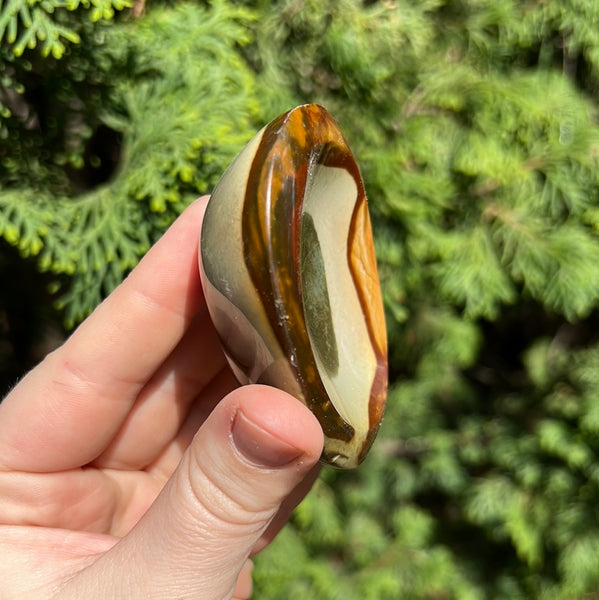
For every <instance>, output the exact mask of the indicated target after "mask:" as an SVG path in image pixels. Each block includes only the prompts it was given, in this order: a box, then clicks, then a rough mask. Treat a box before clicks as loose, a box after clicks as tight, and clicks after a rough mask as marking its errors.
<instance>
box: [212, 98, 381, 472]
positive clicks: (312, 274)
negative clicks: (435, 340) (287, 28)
mask: <svg viewBox="0 0 599 600" xmlns="http://www.w3.org/2000/svg"><path fill="white" fill-rule="evenodd" d="M200 257H201V260H200V263H201V269H200V270H201V275H202V283H203V286H204V293H205V295H206V301H207V304H208V309H209V311H210V315H211V317H212V320H213V321H214V324H215V326H216V329H217V331H218V333H219V336H220V338H221V342H222V345H223V348H224V351H225V354H226V356H227V358H228V360H229V363H230V365H231V367H232V369H233V371H234V373H235V375H236V377H237V378H238V380H239V381H240V383H242V384H246V383H264V384H268V385H272V386H275V387H278V388H281V389H283V390H286V391H287V392H289V393H291V394H292V395H294V396H295V397H296V398H298V399H299V400H300V401H302V402H303V403H304V404H306V405H307V406H308V407H309V408H310V410H311V411H312V412H313V413H314V414H315V415H316V417H317V418H318V420H319V422H320V424H321V426H322V428H323V431H324V434H325V448H324V452H323V456H322V460H323V461H324V462H326V463H329V464H331V465H334V466H337V467H342V468H351V467H355V466H357V465H358V464H359V463H360V461H361V460H362V459H363V458H364V456H365V455H366V453H367V451H368V449H369V448H370V446H371V444H372V442H373V440H374V437H375V435H376V432H377V431H378V428H379V426H380V422H381V419H382V416H383V409H384V405H385V400H386V392H387V339H386V333H385V320H384V313H383V305H382V300H381V292H380V286H379V280H378V275H377V268H376V258H375V253H374V244H373V239H372V231H371V226H370V217H369V214H368V207H367V203H366V195H365V192H364V185H363V183H362V179H361V177H360V173H359V170H358V166H357V164H356V161H355V160H354V158H353V156H352V154H351V151H350V149H349V148H348V146H347V143H346V142H345V140H344V138H343V136H342V134H341V132H340V131H339V128H338V126H337V124H336V123H335V121H334V120H333V119H332V117H331V116H330V114H329V113H328V112H327V111H326V110H325V109H324V108H322V107H321V106H318V105H315V104H308V105H304V106H300V107H298V108H295V109H293V110H291V111H289V112H287V113H285V114H283V115H281V116H280V117H279V118H277V119H275V120H274V121H273V122H271V123H270V124H269V125H267V126H266V127H265V128H264V129H262V130H261V131H260V132H259V133H258V134H257V135H256V136H255V137H254V138H253V139H252V140H251V141H250V142H249V143H248V144H247V146H246V147H245V148H244V149H243V151H242V152H241V153H240V154H239V156H238V157H237V158H236V159H235V161H234V162H233V163H232V165H231V166H230V167H229V168H228V169H227V171H226V172H225V174H224V175H223V177H222V179H221V181H220V182H219V184H218V185H217V187H216V188H215V190H214V192H213V194H212V197H211V199H210V202H209V204H208V208H207V210H206V216H205V218H204V224H203V228H202V238H201V248H200Z"/></svg>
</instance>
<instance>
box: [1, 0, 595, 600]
mask: <svg viewBox="0 0 599 600" xmlns="http://www.w3.org/2000/svg"><path fill="white" fill-rule="evenodd" d="M598 92H599V2H597V1H596V0H527V1H526V0H523V1H516V0H501V1H498V0H462V1H459V0H395V1H393V0H379V1H377V0H362V1H359V0H282V1H280V2H275V1H266V0H254V1H250V0H248V1H246V2H242V1H239V2H234V1H228V2H226V1H223V0H214V1H213V2H195V3H189V2H178V1H175V0H173V1H155V2H149V3H148V4H147V5H146V4H145V3H144V1H143V0H84V1H82V0H5V1H3V2H0V392H2V393H4V392H5V391H6V390H7V389H8V388H9V386H10V385H11V384H12V383H14V381H15V380H16V379H17V377H18V376H19V375H20V374H22V373H23V372H24V371H25V370H26V369H27V368H29V367H30V366H31V365H32V364H33V363H35V361H37V360H38V359H39V358H40V356H42V355H43V354H44V352H46V351H47V350H48V349H49V348H51V347H52V346H53V345H55V344H56V343H58V342H59V341H60V340H61V339H62V338H63V337H64V336H65V335H66V334H68V330H69V328H71V327H73V326H75V325H76V324H77V323H78V322H80V320H81V319H82V318H84V317H85V316H86V315H87V314H88V313H89V312H90V311H91V310H92V309H93V307H94V306H95V305H96V304H97V303H98V302H99V301H100V299H101V298H103V297H104V296H105V295H106V294H107V293H109V292H110V290H112V289H113V288H114V287H115V286H116V285H117V284H118V282H119V281H120V280H121V279H122V278H123V276H124V275H126V273H127V272H128V271H129V270H130V269H131V268H132V267H133V266H134V265H135V264H136V263H137V261H138V260H139V258H140V257H141V256H142V255H143V253H144V252H145V251H146V250H147V249H148V248H149V246H150V245H151V244H152V243H153V242H154V241H155V240H156V239H157V238H158V237H159V236H160V234H161V232H162V231H163V230H164V229H165V227H166V226H167V225H168V224H169V223H170V222H171V221H172V220H173V218H174V217H175V216H176V215H177V214H178V213H179V212H180V211H181V210H182V209H183V207H184V206H186V205H187V204H188V203H189V202H190V201H191V200H192V199H193V198H195V197H197V196H198V195H199V194H202V193H208V192H209V191H210V190H211V188H212V187H213V185H214V184H215V183H216V181H217V180H218V178H219V176H220V174H221V173H222V172H223V170H224V169H225V167H226V166H227V165H228V163H229V162H230V160H231V159H232V158H233V157H234V155H235V154H236V153H237V152H238V151H239V150H240V149H241V147H242V146H243V144H244V143H245V141H247V140H248V139H249V138H250V137H251V135H252V134H253V133H254V132H255V131H256V130H257V129H258V128H259V127H261V126H262V125H263V124H264V123H266V122H267V121H269V120H271V119H272V118H274V117H275V116H277V115H278V114H279V113H281V112H283V111H285V110H287V109H289V108H291V107H292V106H294V105H297V104H301V103H303V102H319V103H321V104H323V105H324V106H326V107H327V108H328V109H329V110H330V111H331V112H332V113H333V115H334V116H335V117H336V118H337V120H338V121H339V123H340V125H341V128H342V130H343V131H344V133H345V135H346V137H347V139H348V140H349V143H350V146H351V147H352V148H353V150H354V152H355V154H356V157H357V159H358V162H359V164H360V166H361V168H362V172H363V176H364V179H365V182H366V189H367V192H368V195H369V199H370V206H371V212H372V217H373V221H374V228H375V236H376V243H377V251H378V259H379V264H380V275H381V280H382V286H383V292H384V300H385V308H386V312H387V325H388V332H389V339H390V375H391V385H390V392H389V401H388V410H387V414H386V417H385V421H384V424H383V427H382V430H381V433H380V436H379V438H378V440H377V443H376V444H375V446H374V448H373V450H372V452H371V454H370V455H369V457H368V459H367V461H366V462H365V463H364V465H363V466H362V467H361V468H360V469H358V470H356V471H353V472H340V471H335V470H332V469H325V470H324V472H323V474H322V476H321V478H320V480H319V481H318V483H317V485H316V486H315V488H314V490H313V491H312V493H311V494H310V495H309V496H308V498H307V499H306V500H305V501H304V503H303V504H302V505H301V506H300V507H299V508H298V509H297V511H296V512H295V514H294V516H293V518H292V521H291V524H290V526H288V527H287V528H286V529H285V530H284V532H283V533H282V534H281V536H280V537H279V538H278V539H277V541H276V542H275V543H274V544H273V546H271V547H270V548H269V549H268V550H267V551H266V552H265V553H264V554H263V555H261V556H260V557H258V559H257V567H256V570H255V581H256V586H255V597H256V598H261V599H265V600H279V599H280V600H283V599H285V600H288V599H290V598H293V599H294V600H304V599H305V600H308V599H309V600H314V599H316V600H341V599H343V600H386V599H389V600H391V599H393V600H395V599H398V600H399V599H410V600H412V599H414V600H420V599H422V600H425V599H426V600H453V599H455V600H487V599H489V600H490V599H493V600H495V599H497V600H499V599H506V600H507V599H510V600H513V599H520V598H522V599H524V598H527V599H530V598H533V599H543V600H554V599H559V600H575V599H576V600H580V599H586V600H591V599H595V598H599V460H598V457H599V311H598V308H599V237H598V236H599V194H598V192H599V186H598V184H599V170H598V168H597V167H598V164H597V163H598V158H599V157H598V151H599V145H598V140H599V138H598V133H599V127H598V123H597V116H598V115H597V112H598V108H599V95H598Z"/></svg>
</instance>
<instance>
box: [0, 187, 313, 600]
mask: <svg viewBox="0 0 599 600" xmlns="http://www.w3.org/2000/svg"><path fill="white" fill-rule="evenodd" d="M205 205H206V199H205V198H204V199H200V200H199V201H197V202H196V203H194V204H193V205H192V206H191V207H189V208H188V209H187V210H186V211H185V212H184V213H183V215H182V216H181V217H180V218H179V219H178V220H177V221H176V222H175V223H174V224H173V226H172V227H171V228H170V229H169V230H168V231H167V233H166V234H165V235H164V236H163V237H162V239H161V240H160V241H159V242H158V243H157V244H156V245H155V246H154V247H153V248H152V249H151V250H150V251H149V252H148V254H147V255H146V256H145V257H144V259H143V260H142V261H141V262H140V264H139V265H138V267H137V268H136V269H135V270H134V271H133V272H132V273H131V274H130V275H129V277H128V278H127V279H126V280H125V281H124V282H123V284H121V286H120V287H119V288H117V289H116V290H115V291H114V292H113V293H112V294H111V295H110V297H109V298H107V299H106V300H105V301H104V302H103V303H102V304H101V305H100V306H99V307H98V308H97V309H96V311H95V312H94V313H93V314H92V315H91V316H90V317H89V318H88V319H87V320H86V321H85V322H84V323H82V324H81V326H80V327H79V328H78V329H77V330H76V331H75V332H74V333H73V335H72V336H71V337H70V338H69V339H68V340H67V342H66V343H65V344H64V345H63V346H62V347H60V348H59V349H58V350H56V351H54V352H53V353H51V354H49V355H48V356H47V357H46V359H45V360H44V361H43V362H42V363H41V364H40V365H39V366H38V367H36V368H35V369H34V370H33V371H31V372H30V373H29V374H28V375H27V376H26V377H25V378H24V379H23V380H22V381H21V382H20V383H19V384H18V385H17V386H16V387H15V388H14V389H13V390H12V391H11V393H10V394H9V395H8V396H7V397H6V399H5V400H4V401H3V403H2V404H0V552H1V553H2V560H1V561H0V580H1V581H2V584H1V585H0V598H2V599H12V598H19V599H20V600H22V599H24V598H35V599H36V600H39V599H58V598H60V599H71V598H73V599H74V598H76V599H79V600H80V599H82V598H86V599H87V598H90V599H91V598H93V599H94V600H102V599H104V598H111V599H120V598H126V599H127V600H136V599H142V598H143V599H144V600H153V599H166V598H168V599H170V598H179V599H183V598H194V599H207V600H218V599H221V598H231V597H234V598H238V599H242V598H249V596H250V595H251V561H249V560H248V558H249V557H250V556H251V555H252V554H254V553H255V552H257V551H259V550H261V549H262V548H263V547H264V546H265V545H266V544H267V543H268V542H269V541H270V540H271V539H272V537H273V536H274V535H275V534H276V533H277V531H278V530H279V529H280V527H281V526H282V525H283V524H284V522H285V521H286V519H287V517H288V515H289V513H290V512H291V510H292V509H293V507H294V506H295V505H296V504H297V503H298V502H299V500H300V499H301V498H302V497H303V496H304V495H305V493H306V492H307V491H308V489H309V488H310V486H311V484H312V483H313V481H314V479H315V477H316V475H317V471H318V467H317V466H315V465H316V463H317V460H318V457H319V456H320V453H321V450H322V443H323V438H322V430H321V428H320V426H319V424H318V422H317V421H316V419H315V418H314V416H313V415H312V414H311V413H310V412H309V411H308V409H307V408H305V407H304V406H303V405H302V404H301V403H300V402H298V401H297V400H295V399H294V398H292V397H291V396H289V395H287V394H286V393H284V392H281V391H279V390H276V389H273V388H268V387H264V386H245V387H242V388H237V384H236V383H235V380H234V378H233V376H232V375H231V372H230V370H229V369H228V367H227V365H226V363H225V359H224V357H223V354H222V351H221V350H220V346H219V343H218V339H217V337H216V333H215V331H214V329H213V327H212V325H211V322H210V319H209V316H208V313H207V310H206V306H205V304H204V300H203V296H202V291H201V284H200V279H199V275H198V263H197V246H198V243H197V242H198V237H199V232H200V227H201V219H202V216H203V214H204V210H205ZM225 243H226V241H225ZM196 432H197V433H196Z"/></svg>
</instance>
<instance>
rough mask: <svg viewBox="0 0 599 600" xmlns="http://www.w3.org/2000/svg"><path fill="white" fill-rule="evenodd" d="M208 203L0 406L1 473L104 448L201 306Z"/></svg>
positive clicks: (51, 464) (172, 231)
mask: <svg viewBox="0 0 599 600" xmlns="http://www.w3.org/2000/svg"><path fill="white" fill-rule="evenodd" d="M206 203H207V198H201V199H199V200H198V201H196V202H195V203H193V204H192V205H191V206H190V207H189V208H187V209H186V210H185V211H184V212H183V213H182V214H181V216H180V217H179V218H178V219H177V220H176V221H175V222H174V223H173V225H172V226H171V227H170V228H169V229H168V231H167V232H166V233H165V234H164V236H163V237H162V238H161V239H160V240H159V241H158V242H157V243H156V244H155V246H154V247H152V248H151V249H150V251H149V252H148V253H147V254H146V256H145V257H144V258H143V259H142V260H141V261H140V263H139V265H138V266H137V267H136V268H135V269H134V270H133V271H132V272H131V274H130V275H129V276H128V277H127V279H125V281H124V282H123V283H122V284H121V285H120V286H119V287H118V288H117V289H116V290H115V291H114V292H113V293H112V294H111V295H110V296H109V297H108V298H107V299H106V300H105V301H104V302H103V303H102V304H100V306H98V308H97V309H96V310H95V311H94V312H93V314H92V315H91V316H90V317H89V318H88V319H87V320H86V321H84V322H83V323H82V324H81V325H80V326H79V328H78V329H77V330H76V331H75V332H74V333H73V335H72V336H71V337H70V338H69V339H68V340H67V342H66V343H65V344H64V345H63V346H61V347H60V348H59V349H58V350H56V351H54V352H53V353H51V354H49V355H48V356H47V357H46V359H45V360H44V361H43V362H42V363H41V364H40V365H38V366H37V367H36V368H35V369H34V370H33V371H31V372H30V373H29V374H28V375H27V376H26V377H25V378H24V379H23V380H22V381H21V382H20V383H19V385H17V387H16V388H15V389H14V390H13V391H12V392H11V393H10V394H9V395H8V396H7V397H6V399H5V400H4V401H3V402H2V404H0V467H2V468H8V469H20V470H37V471H44V470H56V469H65V468H72V467H73V466H76V465H83V464H86V463H88V462H90V461H91V460H93V459H94V458H95V457H96V456H97V455H98V454H99V453H100V452H101V451H102V449H103V448H104V447H105V446H106V445H107V444H108V443H109V442H110V440H111V439H112V437H113V436H114V435H115V433H116V432H117V431H118V429H119V427H120V425H121V423H122V422H123V420H124V419H125V417H126V416H127V414H128V412H129V410H130V408H131V406H132V404H133V403H134V401H135V398H136V396H137V394H138V393H139V391H140V390H141V388H142V387H143V386H144V384H145V383H146V382H147V381H148V379H149V378H150V377H151V376H152V374H153V373H154V372H155V371H156V369H157V368H158V367H159V366H160V364H161V363H162V362H163V361H164V360H165V359H166V357H167V356H168V355H169V354H170V352H171V351H172V350H173V348H174V347H175V346H176V345H177V343H178V342H179V340H180V339H181V337H182V336H183V334H184V332H185V331H186V329H187V327H188V326H189V323H190V321H191V320H192V318H193V317H194V315H195V314H196V313H197V312H198V310H200V308H201V307H202V306H203V303H204V300H203V295H202V292H201V284H200V278H199V272H198V259H197V252H198V239H199V235H200V230H201V222H202V218H203V215H204V211H205V208H206Z"/></svg>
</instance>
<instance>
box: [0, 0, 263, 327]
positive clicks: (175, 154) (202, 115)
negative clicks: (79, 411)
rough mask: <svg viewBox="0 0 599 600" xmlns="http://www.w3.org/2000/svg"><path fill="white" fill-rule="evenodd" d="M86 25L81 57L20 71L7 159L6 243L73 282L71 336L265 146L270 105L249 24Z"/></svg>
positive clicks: (216, 11) (35, 63)
mask: <svg viewBox="0 0 599 600" xmlns="http://www.w3.org/2000/svg"><path fill="white" fill-rule="evenodd" d="M94 6H95V5H94ZM69 7H70V8H72V9H76V8H77V6H75V5H73V6H70V5H69ZM84 18H85V17H82V16H79V15H78V13H74V14H73V16H72V19H73V22H72V27H73V28H79V30H80V36H81V40H82V41H81V47H73V48H72V49H71V50H70V52H69V54H68V55H65V56H64V58H62V59H61V60H60V61H57V60H56V59H55V58H52V57H47V58H45V59H41V58H40V57H39V56H35V55H33V54H32V55H30V56H27V57H25V56H24V57H23V60H16V59H15V60H13V61H12V63H9V64H8V65H7V67H6V70H7V72H8V73H9V74H10V76H11V78H12V80H14V81H15V82H16V81H19V87H17V86H13V87H12V90H13V92H14V93H13V94H12V95H9V96H8V98H9V100H10V102H11V103H12V105H13V107H14V108H13V110H11V111H9V112H10V114H7V115H6V116H5V121H4V122H3V125H4V127H5V131H6V134H5V138H6V141H7V143H6V146H5V147H4V149H3V150H2V152H1V153H0V177H1V179H2V182H3V186H2V189H1V190H0V235H2V236H3V237H4V239H5V240H6V241H7V242H9V243H10V244H13V245H15V246H17V247H18V248H19V251H20V252H21V253H22V255H23V256H37V257H38V258H39V266H40V269H41V270H44V271H45V270H47V271H51V272H52V273H54V274H56V275H58V276H61V277H60V278H59V279H56V283H55V284H54V286H55V287H56V288H58V287H59V285H60V286H61V289H63V293H62V294H61V296H60V300H59V303H58V304H59V306H60V307H64V309H65V313H64V314H65V317H66V321H67V323H68V324H70V325H72V324H74V323H75V322H77V321H79V320H80V319H81V318H83V317H84V316H85V315H86V314H87V313H89V312H90V311H91V310H92V309H93V308H94V306H95V305H96V304H98V302H99V301H100V300H101V298H102V297H103V296H104V295H105V294H106V293H108V292H109V291H110V290H111V289H113V288H114V287H115V286H116V285H117V284H118V283H119V282H120V281H121V279H122V278H123V276H124V274H125V273H126V272H127V271H128V270H129V269H131V268H132V267H133V266H135V264H136V263H137V261H138V260H139V258H140V257H141V256H142V255H143V253H144V252H145V251H146V250H147V249H148V248H149V246H150V244H151V243H152V242H153V241H154V240H155V239H156V238H157V237H158V235H159V234H160V232H161V231H163V229H164V227H165V225H166V224H167V223H168V222H169V221H170V220H172V218H173V216H174V215H176V214H177V213H178V212H180V210H181V208H182V207H183V206H184V205H185V204H186V203H188V202H189V201H190V200H191V199H193V198H194V197H196V196H197V195H199V194H201V193H205V192H207V191H208V190H209V189H211V187H212V186H214V184H215V183H216V181H217V180H218V178H219V176H220V174H221V173H222V171H223V170H224V169H225V168H226V166H227V164H228V163H229V162H230V160H231V159H232V157H233V156H234V155H235V153H236V152H237V150H238V148H239V146H240V145H242V144H243V143H244V142H245V141H246V140H247V139H248V138H249V137H250V136H251V134H252V132H253V127H252V126H250V122H251V121H250V120H251V118H252V114H253V113H254V111H255V104H256V101H255V99H254V88H253V77H252V75H251V73H250V71H249V69H248V68H247V66H246V65H245V64H244V62H243V60H242V58H241V57H240V56H239V54H238V53H237V52H236V47H237V45H238V44H243V43H247V41H248V39H249V38H248V36H249V33H248V31H247V24H248V22H249V19H250V15H249V13H248V12H247V11H245V10H241V9H237V8H234V7H230V6H228V5H226V4H222V3H215V4H214V6H213V7H212V8H210V9H204V8H201V7H198V6H194V5H191V4H180V5H178V6H177V7H175V8H173V9H170V8H159V7H157V8H155V9H154V10H152V11H150V12H148V14H147V15H146V16H145V17H144V18H143V19H141V20H140V21H139V22H138V21H136V20H134V19H132V18H131V17H129V18H128V19H124V20H123V21H122V22H119V23H113V24H112V25H111V26H107V25H106V24H102V23H98V24H96V25H90V24H89V23H84V22H83V21H82V19H84ZM78 39H79V38H78ZM74 41H77V40H74ZM167 44H168V48H169V51H168V52H165V51H164V47H165V45H167ZM16 54H19V52H16ZM19 78H20V79H19ZM39 90H49V93H52V94H55V96H53V98H52V99H53V103H51V104H50V105H47V104H43V105H41V104H37V103H36V100H35V99H33V100H32V99H31V97H30V96H29V95H28V93H31V94H33V93H34V92H35V91H38V92H39ZM13 113H14V114H13ZM42 122H47V123H48V125H47V128H44V127H42V126H41V125H42ZM106 140H107V141H106ZM113 140H116V142H115V141H113ZM102 144H104V146H103V145H102ZM98 146H99V149H100V152H97V150H96V147H98ZM111 153H112V154H114V153H118V157H117V160H116V162H117V165H116V166H114V168H113V170H112V171H110V169H111V164H110V163H111V160H113V157H112V155H111ZM107 171H108V176H107V178H106V180H105V181H101V182H100V183H98V184H96V185H91V186H90V185H89V180H90V179H91V180H92V181H93V179H94V178H96V177H98V173H99V172H100V173H102V172H107ZM84 178H87V181H88V183H87V184H84V185H85V187H82V185H81V180H83V179H84ZM28 184H29V186H30V187H27V185H28ZM63 275H67V276H69V277H70V278H69V279H68V280H67V281H68V282H69V284H68V286H67V287H66V288H65V287H64V285H61V284H64V282H65V280H64V278H63V277H62V276H63Z"/></svg>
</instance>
